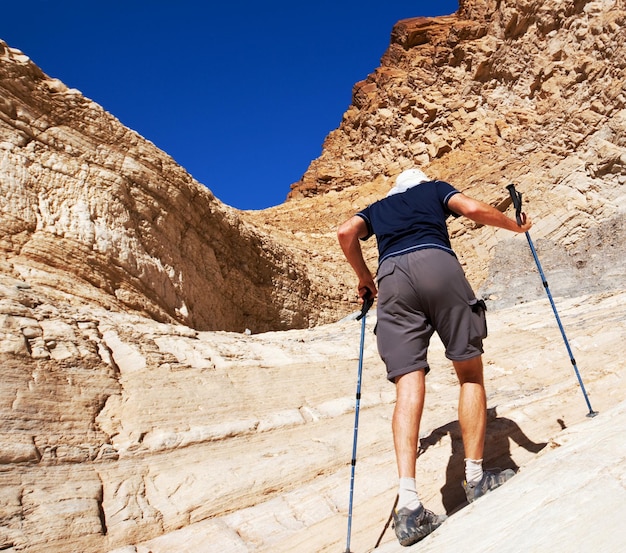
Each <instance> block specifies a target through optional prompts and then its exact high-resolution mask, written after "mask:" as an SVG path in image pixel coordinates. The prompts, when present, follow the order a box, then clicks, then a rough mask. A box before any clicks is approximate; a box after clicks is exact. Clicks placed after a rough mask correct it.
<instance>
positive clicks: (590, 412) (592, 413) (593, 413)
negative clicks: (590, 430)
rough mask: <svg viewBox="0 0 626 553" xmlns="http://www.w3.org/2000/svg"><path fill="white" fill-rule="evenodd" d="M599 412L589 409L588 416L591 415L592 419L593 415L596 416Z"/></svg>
mask: <svg viewBox="0 0 626 553" xmlns="http://www.w3.org/2000/svg"><path fill="white" fill-rule="evenodd" d="M597 414H598V411H589V413H587V417H589V418H590V419H592V418H593V417H595V416H596V415H597Z"/></svg>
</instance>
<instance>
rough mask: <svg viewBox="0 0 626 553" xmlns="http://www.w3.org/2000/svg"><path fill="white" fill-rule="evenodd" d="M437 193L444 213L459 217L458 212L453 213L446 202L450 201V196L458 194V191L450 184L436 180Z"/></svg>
mask: <svg viewBox="0 0 626 553" xmlns="http://www.w3.org/2000/svg"><path fill="white" fill-rule="evenodd" d="M437 194H438V196H439V201H440V202H441V203H442V205H443V206H444V208H445V210H446V213H447V214H448V215H452V216H453V217H460V214H459V213H455V212H454V211H452V210H451V209H450V208H449V207H448V202H449V201H450V198H452V196H454V195H455V194H459V191H458V190H457V189H456V188H454V186H452V185H451V184H449V183H447V182H445V181H441V180H440V181H437Z"/></svg>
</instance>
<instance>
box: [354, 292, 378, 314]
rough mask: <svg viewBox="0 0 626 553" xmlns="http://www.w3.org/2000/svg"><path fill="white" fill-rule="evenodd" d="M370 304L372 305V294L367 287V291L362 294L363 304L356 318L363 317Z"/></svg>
mask: <svg viewBox="0 0 626 553" xmlns="http://www.w3.org/2000/svg"><path fill="white" fill-rule="evenodd" d="M372 305H374V296H373V295H372V292H371V290H370V289H369V288H368V289H367V292H366V293H365V295H364V296H363V306H362V307H361V313H359V315H358V317H357V318H356V320H357V321H360V320H361V319H362V318H363V317H365V315H366V314H367V312H368V311H369V310H370V307H372Z"/></svg>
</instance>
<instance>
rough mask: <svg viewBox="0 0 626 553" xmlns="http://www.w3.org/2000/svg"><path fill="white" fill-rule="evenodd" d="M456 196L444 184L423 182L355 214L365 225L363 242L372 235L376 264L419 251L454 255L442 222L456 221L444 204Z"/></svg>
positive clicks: (452, 189)
mask: <svg viewBox="0 0 626 553" xmlns="http://www.w3.org/2000/svg"><path fill="white" fill-rule="evenodd" d="M458 193H459V191H458V190H457V189H456V188H454V187H453V186H452V185H451V184H448V183H447V182H444V181H430V182H423V183H421V184H418V185H417V186H414V187H412V188H409V189H408V190H406V191H405V192H401V193H399V194H393V195H392V196H388V197H386V198H383V199H382V200H378V201H377V202H375V203H373V204H371V205H370V206H368V207H366V208H365V209H364V210H363V211H360V212H359V213H357V215H358V216H359V217H362V218H363V219H364V221H365V222H366V224H367V230H368V234H367V236H365V237H364V238H363V240H367V239H368V238H370V237H371V236H372V235H376V240H377V243H378V263H379V264H380V263H382V262H383V261H384V260H385V259H386V258H388V257H391V256H394V255H401V254H403V253H407V252H410V251H413V250H418V249H423V248H439V249H442V250H445V251H447V252H449V253H451V254H452V255H454V252H453V251H452V246H451V244H450V236H449V235H448V228H447V226H446V219H447V218H448V216H449V215H452V216H454V217H458V214H456V213H453V212H452V211H450V210H449V209H448V200H449V199H450V198H451V197H452V196H454V194H458Z"/></svg>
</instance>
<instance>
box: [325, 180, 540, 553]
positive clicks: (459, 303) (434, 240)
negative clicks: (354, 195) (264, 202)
mask: <svg viewBox="0 0 626 553" xmlns="http://www.w3.org/2000/svg"><path fill="white" fill-rule="evenodd" d="M450 215H452V216H454V217H458V216H461V215H463V216H465V217H468V218H469V219H471V220H473V221H475V222H476V223H480V224H482V225H492V226H496V227H501V228H504V229H508V230H511V231H513V232H526V231H527V230H529V229H530V228H531V226H532V223H531V221H530V219H527V218H525V217H523V224H522V225H521V226H518V224H517V222H516V221H515V220H513V219H510V218H509V217H507V216H505V215H504V214H503V213H501V212H500V211H498V210H497V209H495V208H494V207H491V206H490V205H488V204H486V203H483V202H480V201H478V200H474V199H472V198H470V197H468V196H466V195H465V194H462V193H461V192H459V191H458V190H456V189H455V188H453V187H452V186H451V185H450V184H448V183H446V182H443V181H436V180H435V181H433V180H431V179H429V178H428V177H427V176H426V175H425V174H424V173H423V172H422V171H420V170H419V169H409V170H407V171H404V172H402V173H401V174H400V175H399V176H398V177H397V179H396V182H395V186H394V187H393V188H392V189H391V190H390V191H389V193H388V194H387V197H385V198H383V199H381V200H379V201H377V202H375V203H373V204H372V205H370V206H369V207H367V208H366V209H364V210H363V211H361V212H359V213H357V214H356V215H354V216H353V217H351V218H350V219H348V220H347V221H346V222H344V223H343V224H342V225H341V226H340V227H339V230H338V233H337V236H338V239H339V243H340V245H341V248H342V250H343V252H344V254H345V256H346V259H347V260H348V262H349V263H350V265H351V266H352V268H353V269H354V271H355V273H356V275H357V278H358V294H359V296H360V298H361V299H363V298H364V297H366V296H372V297H374V296H376V295H378V307H377V314H378V324H377V328H376V337H377V343H378V351H379V353H380V356H381V358H382V359H383V361H384V362H385V365H386V368H387V378H388V379H389V380H390V381H391V382H394V383H395V385H396V405H395V409H394V413H393V420H392V430H393V440H394V448H395V453H396V462H397V466H398V476H399V493H398V504H397V507H396V509H395V510H394V513H393V517H394V527H395V531H396V536H397V537H398V540H399V541H400V543H401V544H402V545H411V544H413V543H416V542H418V541H420V540H421V539H423V538H424V537H426V536H427V535H428V534H430V533H431V532H433V531H434V530H435V529H436V528H437V527H438V526H439V525H441V523H442V522H443V520H445V518H446V517H445V516H437V515H435V514H433V513H432V512H431V511H428V510H427V509H425V508H424V507H423V505H422V504H421V501H420V499H419V497H418V495H417V490H416V483H415V463H416V460H417V450H418V437H419V426H420V420H421V416H422V410H423V407H424V396H425V378H426V374H427V373H428V372H429V370H430V369H429V366H428V362H427V359H426V358H427V349H428V344H429V341H430V338H431V336H432V334H433V332H435V331H436V332H437V333H438V335H439V337H440V338H441V341H442V342H443V344H444V346H445V348H446V357H447V358H448V359H450V360H451V361H452V364H453V366H454V369H455V371H456V374H457V377H458V379H459V384H460V386H461V390H460V396H459V405H458V417H459V424H460V426H461V435H462V438H463V446H464V449H465V457H466V459H465V474H466V480H465V482H464V483H463V487H464V488H465V492H466V496H467V499H468V501H470V502H471V501H474V500H475V499H477V498H478V497H480V496H482V495H484V494H485V493H487V492H488V491H490V490H493V489H495V488H496V487H498V486H500V485H501V484H503V483H504V482H505V481H506V480H507V479H508V478H510V477H511V476H513V474H514V472H513V471H512V470H507V471H503V472H488V471H483V468H482V459H483V448H484V440H485V431H486V425H487V423H486V420H487V414H486V406H487V400H486V394H485V388H484V384H483V365H482V353H483V348H482V340H483V338H485V337H486V335H487V327H486V322H485V313H484V311H485V304H484V302H483V301H482V300H477V299H476V296H475V294H474V292H473V291H472V288H471V286H470V284H469V283H468V282H467V279H466V278H465V274H464V272H463V269H462V268H461V265H460V263H459V261H458V259H457V258H456V255H455V254H454V252H453V251H452V248H451V244H450V238H449V235H448V230H447V227H446V219H447V217H448V216H450ZM372 235H375V236H376V239H377V243H378V253H379V259H378V262H379V263H378V271H377V281H378V288H379V289H378V290H377V286H376V284H375V283H374V278H373V276H372V273H371V272H370V270H369V268H368V267H367V265H366V263H365V260H364V258H363V254H362V250H361V245H360V240H367V239H368V238H370V237H371V236H372Z"/></svg>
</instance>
